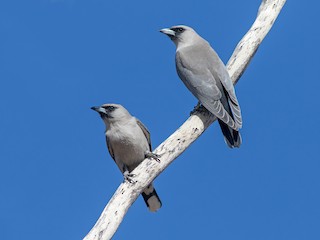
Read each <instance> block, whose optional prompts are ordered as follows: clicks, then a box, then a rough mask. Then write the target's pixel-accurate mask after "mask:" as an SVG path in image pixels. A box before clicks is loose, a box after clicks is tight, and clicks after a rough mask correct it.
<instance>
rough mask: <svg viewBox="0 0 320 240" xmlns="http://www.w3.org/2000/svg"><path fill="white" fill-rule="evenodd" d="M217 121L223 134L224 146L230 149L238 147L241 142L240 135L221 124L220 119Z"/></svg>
mask: <svg viewBox="0 0 320 240" xmlns="http://www.w3.org/2000/svg"><path fill="white" fill-rule="evenodd" d="M218 121H219V125H220V128H221V131H222V133H223V136H224V140H225V142H226V144H227V145H228V146H229V147H230V148H235V147H237V148H238V147H240V145H241V142H242V140H241V135H240V133H239V132H238V131H236V130H234V129H232V128H230V127H229V126H228V125H227V124H225V123H224V122H222V121H221V120H220V119H218Z"/></svg>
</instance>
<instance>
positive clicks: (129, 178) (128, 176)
mask: <svg viewBox="0 0 320 240" xmlns="http://www.w3.org/2000/svg"><path fill="white" fill-rule="evenodd" d="M123 176H124V181H128V182H129V183H135V182H136V181H134V180H133V179H132V178H134V177H135V176H136V175H135V174H132V173H130V172H129V171H128V170H127V171H125V172H124V173H123Z"/></svg>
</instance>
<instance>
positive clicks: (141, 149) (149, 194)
mask: <svg viewBox="0 0 320 240" xmlns="http://www.w3.org/2000/svg"><path fill="white" fill-rule="evenodd" d="M91 109H93V110H95V111H97V112H98V113H99V114H100V116H101V118H102V120H103V121H104V123H105V125H106V132H105V135H106V141H107V147H108V150H109V153H110V155H111V157H112V158H113V160H114V161H115V163H116V164H117V166H118V167H119V169H120V171H121V172H122V173H123V175H124V177H125V179H126V180H129V181H130V177H131V175H130V172H131V171H132V170H133V169H135V168H136V167H137V166H138V165H139V164H140V163H141V162H142V161H143V160H144V159H145V158H146V157H154V158H155V157H157V156H155V155H154V154H153V153H152V148H151V139H150V133H149V131H148V129H147V128H146V127H145V126H144V125H143V124H142V122H140V121H139V120H138V119H137V118H135V117H133V116H131V114H130V113H129V112H128V111H127V110H126V109H125V108H124V107H123V106H121V105H119V104H104V105H102V106H100V107H92V108H91ZM142 196H143V199H144V200H145V202H146V204H147V206H148V208H149V210H150V211H152V212H155V211H157V210H158V209H159V208H160V207H161V205H162V204H161V201H160V198H159V197H158V194H157V192H156V190H155V189H154V187H153V184H152V183H151V184H150V185H149V186H148V187H147V188H146V189H145V190H144V192H143V193H142Z"/></svg>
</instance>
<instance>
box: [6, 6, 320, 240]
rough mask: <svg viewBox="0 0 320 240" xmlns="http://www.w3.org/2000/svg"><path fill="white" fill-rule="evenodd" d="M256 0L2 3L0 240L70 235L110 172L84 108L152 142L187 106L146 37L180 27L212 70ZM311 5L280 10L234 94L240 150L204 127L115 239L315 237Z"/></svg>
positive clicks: (96, 125)
mask: <svg viewBox="0 0 320 240" xmlns="http://www.w3.org/2000/svg"><path fill="white" fill-rule="evenodd" d="M259 5H260V1H249V0H244V1H235V0H223V1H222V0H216V1H211V0H210V1H209V0H206V1H199V0H198V1H191V0H186V1H181V0H179V1H169V0H163V1H157V2H152V1H146V0H142V1H126V2H125V1H113V2H111V1H102V0H92V1H84V0H41V1H40V0H29V1H24V0H10V1H9V0H7V1H6V0H3V1H1V2H0V35H1V37H0V80H1V81H0V102H1V103H0V112H1V117H0V143H1V147H0V161H1V167H0V194H1V197H0V239H6V240H13V239H14V240H16V239H19V240H20V239H33V240H36V239H46V240H50V239H68V240H70V239H81V238H82V237H84V236H85V235H86V234H87V233H88V231H89V230H90V229H91V227H92V226H93V225H94V223H95V222H96V220H97V219H98V217H99V216H100V213H101V211H102V209H103V208H104V206H105V205H106V203H107V202H108V200H109V198H110V197H111V196H112V194H113V193H114V191H115V190H116V188H117V187H118V185H119V183H120V182H121V181H122V176H121V174H120V172H119V170H118V169H117V167H116V166H115V164H114V162H113V160H112V159H111V157H110V156H109V154H108V152H107V149H106V146H105V139H104V124H103V122H102V121H101V120H100V119H99V116H98V115H97V114H96V113H94V112H93V111H92V110H90V107H91V106H94V105H99V104H103V103H108V102H109V103H110V102H115V103H121V104H123V105H124V106H125V107H126V108H127V109H128V110H129V111H130V112H131V113H132V114H133V115H135V116H136V117H138V118H139V119H141V120H142V121H143V122H144V123H145V125H146V126H147V127H148V128H149V130H150V131H151V136H152V142H153V146H154V147H156V146H158V145H159V144H160V143H161V142H162V141H163V140H165V139H166V138H167V137H168V136H169V135H170V134H171V133H172V132H173V131H175V130H176V129H177V128H178V127H179V126H180V125H181V124H182V123H183V122H184V121H185V120H186V119H187V117H188V115H189V112H190V110H192V108H193V106H194V105H195V104H196V99H195V98H194V97H193V96H192V95H191V93H189V92H188V91H187V89H186V88H185V87H184V85H183V84H182V83H181V81H180V80H179V78H178V76H177V74H176V72H175V66H174V52H175V47H174V45H173V43H172V42H170V40H169V39H168V38H167V37H166V36H164V35H162V34H161V33H159V32H158V30H159V29H161V28H163V27H169V26H172V25H175V24H180V23H183V24H187V25H190V26H192V27H194V28H195V29H196V30H197V32H198V33H199V34H200V35H202V36H203V37H204V38H206V39H207V40H208V41H209V42H210V43H211V45H212V46H213V47H214V48H215V49H216V51H217V52H218V53H219V55H220V57H221V58H222V59H223V61H224V62H227V60H228V59H229V57H230V56H231V54H232V52H233V50H234V48H235V46H236V44H237V43H238V41H239V40H240V39H241V38H242V36H243V35H244V34H245V33H246V31H247V30H248V29H249V27H250V26H251V24H252V23H253V21H254V19H255V17H256V14H257V9H258V7H259ZM319 7H320V5H319V3H318V2H317V1H311V2H309V4H303V3H301V2H299V1H288V2H287V4H286V6H285V7H284V9H283V11H282V13H281V14H280V16H279V18H278V19H277V21H276V23H275V25H274V27H273V29H272V30H271V32H270V33H269V35H268V36H267V37H266V39H265V40H264V41H263V43H262V45H261V46H260V48H259V50H258V52H257V54H256V55H255V57H254V59H253V60H252V62H251V64H250V66H249V67H248V69H247V71H246V72H245V74H244V75H243V76H242V78H241V80H240V81H239V83H238V84H237V86H236V91H237V95H238V99H239V101H240V104H241V107H242V114H243V121H244V125H243V129H242V130H241V133H242V137H243V144H242V146H241V148H240V149H235V150H231V149H229V148H228V147H227V146H226V145H225V143H224V141H223V137H222V134H221V132H220V129H219V127H218V124H217V123H214V124H213V125H212V126H211V127H210V128H209V129H208V130H207V131H206V132H205V133H204V134H203V135H202V136H201V137H200V138H199V139H198V140H197V141H196V142H195V143H194V144H193V145H192V146H191V147H190V148H189V149H188V150H187V151H186V152H185V153H184V154H182V155H181V156H180V157H179V158H178V159H177V160H176V161H175V162H174V163H173V164H172V165H171V166H170V167H169V168H168V169H167V170H166V171H165V172H163V174H161V175H160V176H159V177H158V178H157V179H156V181H155V185H156V188H157V191H158V194H159V196H160V197H161V199H162V202H163V207H162V209H161V210H160V211H159V212H157V213H156V214H153V213H150V212H148V210H147V208H146V207H145V205H144V202H143V200H142V198H141V197H139V199H138V200H137V201H136V202H135V203H134V205H133V206H132V207H131V208H130V210H129V212H128V214H127V215H126V217H125V219H124V221H123V223H122V224H121V226H120V228H119V230H118V232H117V233H116V235H115V236H114V239H151V238H152V239H153V240H156V239H219V240H229V239H244V240H251V239H252V240H257V239H259V240H260V239H261V240H267V239H290V240H293V239H299V240H300V239H320V228H319V224H320V208H319V203H320V192H319V191H320V174H319V171H320V157H319V150H320V143H319V136H320V131H319V123H320V108H319V98H318V97H319V88H320V81H319V80H320V79H319V74H318V72H317V71H318V69H319V64H320V61H319V44H318V43H319V42H320V30H319V27H318V21H319V19H318V17H317V15H318V9H319Z"/></svg>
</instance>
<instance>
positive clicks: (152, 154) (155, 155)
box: [144, 151, 161, 162]
mask: <svg viewBox="0 0 320 240" xmlns="http://www.w3.org/2000/svg"><path fill="white" fill-rule="evenodd" d="M144 156H145V157H146V158H150V159H154V160H156V161H157V162H160V159H159V158H160V157H161V156H160V155H159V154H155V153H153V152H150V151H146V152H145V154H144Z"/></svg>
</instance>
